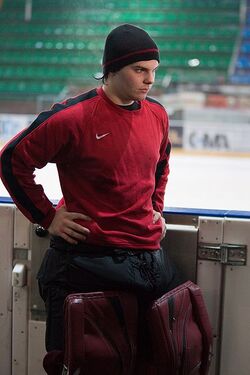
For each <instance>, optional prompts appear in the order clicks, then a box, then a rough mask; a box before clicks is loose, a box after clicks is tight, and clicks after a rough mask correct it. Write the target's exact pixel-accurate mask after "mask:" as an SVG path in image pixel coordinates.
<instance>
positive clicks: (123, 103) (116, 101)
mask: <svg viewBox="0 0 250 375" xmlns="http://www.w3.org/2000/svg"><path fill="white" fill-rule="evenodd" d="M102 89H103V91H104V92H105V94H106V95H107V97H108V98H109V99H110V100H111V101H112V102H113V103H114V104H117V105H121V106H128V105H131V104H133V103H134V100H125V99H122V98H120V97H118V96H117V95H115V93H113V92H112V90H110V88H109V86H107V85H105V84H104V85H103V86H102Z"/></svg>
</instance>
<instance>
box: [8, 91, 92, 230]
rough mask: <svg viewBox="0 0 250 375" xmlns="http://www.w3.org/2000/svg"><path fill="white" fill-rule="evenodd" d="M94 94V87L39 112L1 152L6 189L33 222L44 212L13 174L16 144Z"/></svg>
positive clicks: (40, 218)
mask: <svg viewBox="0 0 250 375" xmlns="http://www.w3.org/2000/svg"><path fill="white" fill-rule="evenodd" d="M95 96H97V91H96V89H93V90H91V91H88V92H86V93H84V94H82V95H79V96H77V97H74V98H70V99H68V100H67V101H66V102H65V103H63V104H60V103H59V104H55V105H54V106H53V107H52V109H51V110H50V111H46V112H42V113H40V115H39V116H38V117H37V118H36V120H35V121H34V122H33V123H32V124H31V125H30V126H29V127H28V128H27V129H26V130H24V131H23V132H22V133H21V134H20V136H19V137H18V138H16V139H15V140H14V141H13V142H10V143H9V145H8V146H7V147H6V149H5V150H4V151H3V153H2V156H1V164H2V175H3V177H4V179H5V180H6V182H7V185H8V189H9V190H10V191H11V195H12V197H13V199H15V200H16V201H17V202H19V203H20V204H21V206H23V207H24V208H25V209H26V210H27V211H28V212H30V214H31V216H32V217H33V219H34V222H36V223H39V222H41V220H42V219H43V218H44V213H43V212H42V211H40V210H39V209H38V208H37V207H36V206H35V205H34V203H33V202H32V200H31V199H30V197H29V196H28V195H27V194H26V192H25V191H24V190H23V188H22V186H21V185H20V184H19V182H18V180H17V178H16V176H15V175H14V173H13V169H12V154H13V152H14V150H15V148H16V146H17V145H18V144H19V143H20V142H21V141H22V139H24V138H25V137H26V136H27V135H29V134H30V133H31V132H32V131H33V130H34V129H36V128H37V127H39V126H40V125H41V124H43V123H44V121H46V120H48V119H49V118H50V117H51V116H52V115H54V114H55V113H57V112H60V111H62V110H64V109H66V108H68V107H70V106H73V105H75V104H77V103H79V102H82V101H85V100H88V99H91V98H93V97H95Z"/></svg>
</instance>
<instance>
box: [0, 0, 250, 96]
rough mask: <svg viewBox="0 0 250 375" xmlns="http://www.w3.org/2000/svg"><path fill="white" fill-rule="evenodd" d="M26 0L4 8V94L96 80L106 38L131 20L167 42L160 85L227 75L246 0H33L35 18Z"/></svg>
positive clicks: (0, 59) (0, 67)
mask: <svg viewBox="0 0 250 375" xmlns="http://www.w3.org/2000/svg"><path fill="white" fill-rule="evenodd" d="M25 4H26V2H25V0H12V1H7V0H5V1H3V5H2V8H1V9H0V47H1V55H0V76H1V81H0V96H4V97H6V96H8V95H9V96H10V97H11V96H14V95H16V96H18V95H19V96H22V95H25V96H29V95H32V96H37V95H40V94H43V95H44V94H52V95H57V94H59V93H60V92H61V91H62V90H63V89H64V88H65V87H67V86H69V85H76V86H80V87H84V86H89V85H91V86H92V85H95V84H96V82H95V80H94V78H93V76H94V75H95V74H96V73H98V72H101V57H102V51H103V47H104V38H105V36H106V35H107V33H108V32H109V31H110V30H111V29H112V28H113V27H114V26H117V25H118V24H121V23H126V22H129V23H133V24H136V25H138V26H141V27H143V28H145V29H146V30H147V31H148V32H149V33H150V34H151V35H152V36H153V37H154V39H155V40H156V42H157V44H158V45H159V47H160V49H161V65H160V68H159V70H158V72H157V82H156V85H158V86H162V85H164V84H165V83H164V82H166V81H167V82H169V81H171V83H173V84H178V83H188V82H194V83H211V84H212V83H218V82H219V83H221V82H227V80H228V75H227V73H228V68H229V65H230V62H231V58H232V54H233V51H234V45H235V41H236V38H237V35H238V30H239V22H240V18H239V14H240V12H239V7H240V0H207V1H203V0H189V1H183V0H165V1H161V0H151V1H149V0H134V1H131V2H130V1H127V0H120V1H119V2H116V1H111V0H107V1H104V0H96V1H92V0H71V1H70V2H69V1H67V0H50V1H45V0H33V2H32V12H31V18H30V17H29V12H28V9H26V13H25ZM244 32H245V33H247V32H249V27H248V28H247V29H246V30H245V31H244ZM242 48H243V49H247V48H249V43H248V44H247V43H246V44H243V45H242ZM248 53H249V52H248ZM248 63H249V61H248V62H247V64H248ZM237 64H243V65H244V64H245V59H244V54H243V55H242V56H241V57H240V60H238V62H237Z"/></svg>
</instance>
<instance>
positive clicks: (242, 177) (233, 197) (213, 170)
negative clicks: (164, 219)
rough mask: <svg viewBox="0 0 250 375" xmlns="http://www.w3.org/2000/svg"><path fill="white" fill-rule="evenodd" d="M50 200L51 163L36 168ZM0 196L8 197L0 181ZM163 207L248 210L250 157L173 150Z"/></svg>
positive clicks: (56, 193) (56, 195) (54, 188)
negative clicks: (42, 167) (193, 153)
mask: <svg viewBox="0 0 250 375" xmlns="http://www.w3.org/2000/svg"><path fill="white" fill-rule="evenodd" d="M36 176H37V177H36V181H37V182H38V183H41V184H42V185H43V186H44V190H45V193H46V194H47V196H48V197H49V198H50V199H53V200H58V199H60V197H61V189H60V185H59V180H58V176H57V171H56V168H55V166H54V165H52V164H49V165H47V166H46V167H45V168H44V169H42V170H37V171H36ZM0 196H3V197H6V196H8V192H7V191H6V190H5V188H4V186H3V185H2V182H0ZM165 207H180V208H199V209H216V210H217V209H222V210H240V211H250V157H240V156H237V157H234V156H218V155H216V156H215V155H214V156H208V155H204V154H199V155H190V154H184V153H178V152H176V151H174V152H173V153H172V156H171V159H170V175H169V181H168V185H167V189H166V195H165Z"/></svg>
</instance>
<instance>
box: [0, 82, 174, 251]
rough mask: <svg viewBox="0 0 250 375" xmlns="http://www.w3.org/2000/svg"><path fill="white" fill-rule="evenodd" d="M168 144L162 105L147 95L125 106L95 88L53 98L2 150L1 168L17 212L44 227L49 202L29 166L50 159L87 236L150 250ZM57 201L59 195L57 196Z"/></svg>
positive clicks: (157, 228) (155, 239) (157, 231)
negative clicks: (131, 106)
mask: <svg viewBox="0 0 250 375" xmlns="http://www.w3.org/2000/svg"><path fill="white" fill-rule="evenodd" d="M169 153H170V143H169V140H168V119H167V114H166V112H165V110H164V108H163V107H162V106H161V105H160V104H159V103H158V102H156V101H154V100H152V99H150V98H146V99H145V100H143V101H142V102H140V107H139V109H136V110H132V111H129V110H127V109H124V108H122V107H121V106H118V105H116V104H114V103H113V102H112V101H110V100H109V99H108V98H107V97H106V95H105V93H104V92H103V90H102V88H98V89H94V90H91V91H89V92H87V93H84V94H82V95H80V96H77V97H75V98H72V99H68V100H67V101H65V102H63V103H61V104H56V105H54V106H53V107H52V109H51V110H50V111H47V112H42V113H41V114H40V115H39V116H38V117H37V119H36V120H35V121H34V122H33V123H32V124H31V125H30V127H28V128H27V129H25V130H23V131H22V132H21V133H19V134H17V135H16V136H15V137H14V138H13V139H12V140H11V141H10V142H9V143H8V144H7V145H6V146H5V147H4V149H3V150H2V153H1V167H0V173H1V177H2V180H3V183H4V184H5V186H6V188H7V190H8V191H9V193H10V195H11V197H12V198H13V200H14V202H15V203H16V205H17V206H18V207H19V209H20V210H21V211H22V213H23V214H24V215H25V216H26V217H27V218H28V219H29V220H30V221H31V222H33V223H38V224H40V225H42V226H43V227H45V228H48V227H49V225H50V223H51V221H52V220H53V218H54V215H55V208H54V207H53V205H52V203H51V202H50V200H49V199H48V198H47V196H46V195H45V193H44V191H43V188H42V186H41V185H37V184H36V183H35V181H34V170H35V168H42V167H44V166H45V165H46V164H47V163H48V162H52V163H56V165H57V169H58V173H59V179H60V184H61V189H62V193H63V200H64V202H65V205H66V208H67V210H68V211H73V212H80V213H83V214H86V215H88V216H90V217H91V218H92V219H93V220H92V221H91V222H88V221H82V222H79V223H80V224H82V225H83V226H85V227H87V228H89V229H90V234H89V236H88V238H87V240H86V242H87V243H92V244H97V245H98V244H100V245H104V246H105V245H107V246H117V247H126V248H127V247H130V248H138V249H152V250H153V249H157V248H159V239H160V236H161V222H160V220H159V221H158V222H157V223H155V224H153V222H152V219H153V209H155V210H156V211H159V212H161V211H162V209H163V201H164V191H165V186H166V182H167V176H168V173H169V165H168V159H169ZM61 203H62V202H61Z"/></svg>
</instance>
